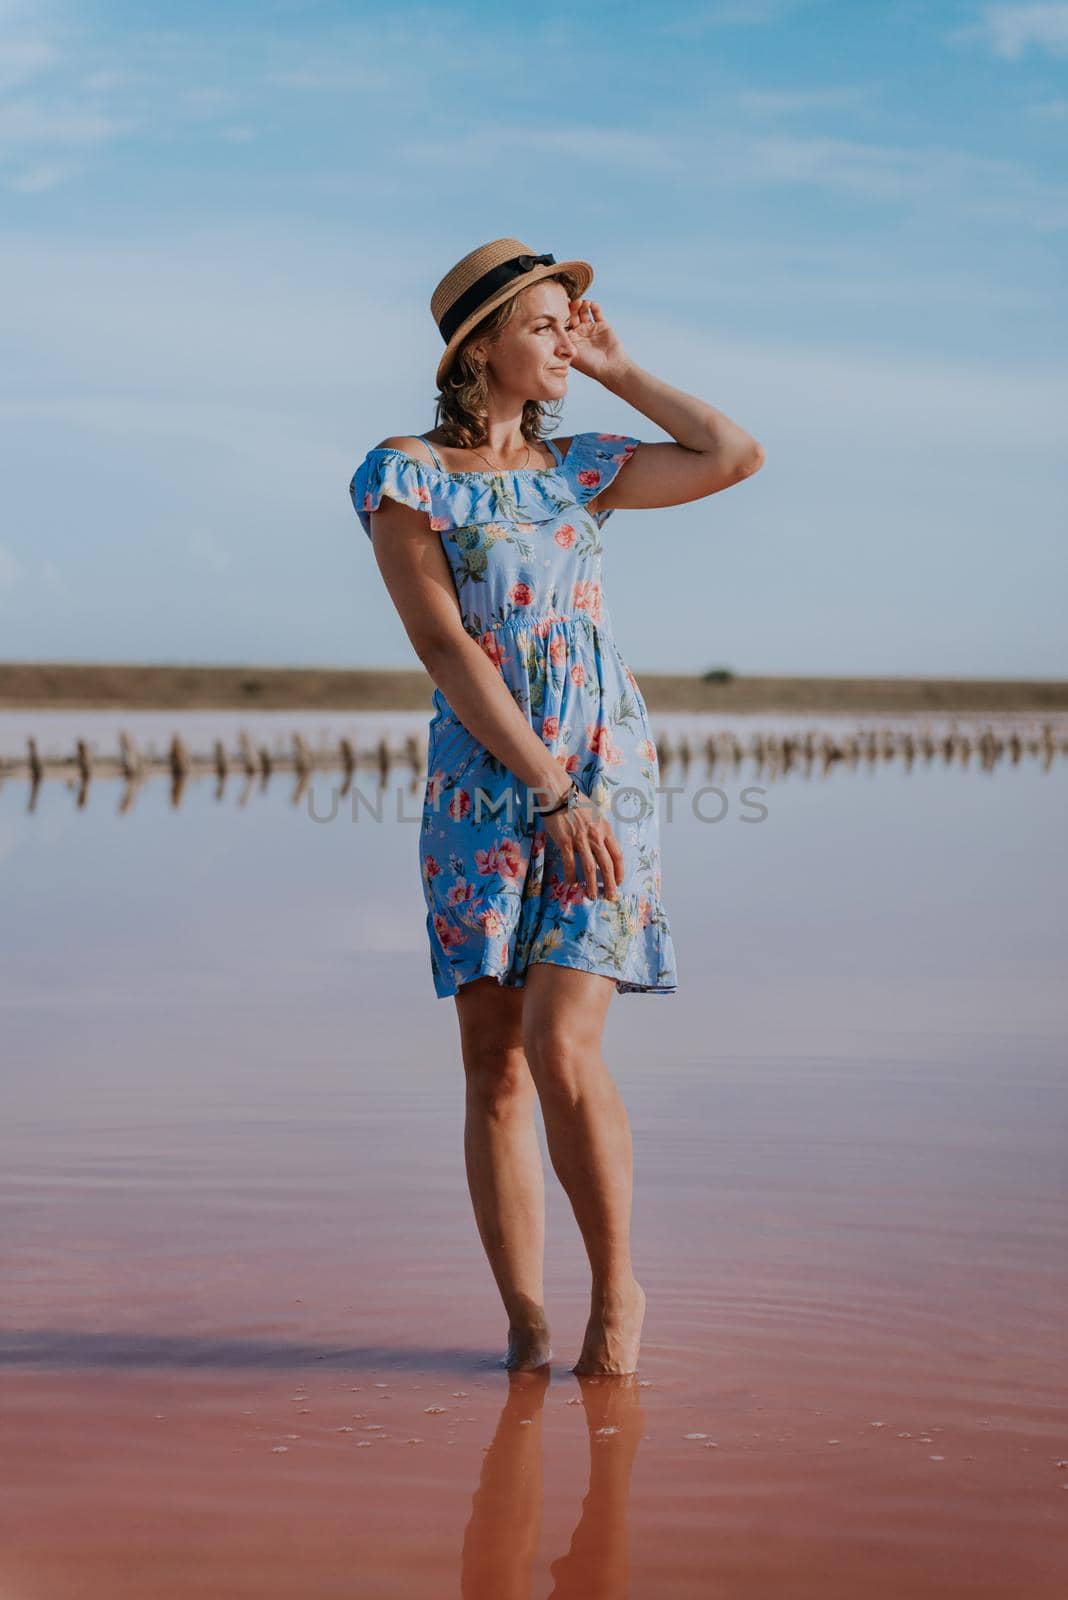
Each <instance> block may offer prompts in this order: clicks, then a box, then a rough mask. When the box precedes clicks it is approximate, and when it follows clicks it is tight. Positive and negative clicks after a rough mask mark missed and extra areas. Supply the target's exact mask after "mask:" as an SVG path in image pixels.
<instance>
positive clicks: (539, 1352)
mask: <svg viewBox="0 0 1068 1600" xmlns="http://www.w3.org/2000/svg"><path fill="white" fill-rule="evenodd" d="M552 1354H553V1352H552V1347H551V1346H550V1344H549V1324H548V1323H547V1322H538V1321H535V1322H525V1323H521V1324H520V1323H514V1322H513V1323H509V1325H508V1350H507V1353H506V1354H505V1355H504V1356H503V1357H502V1358H501V1362H500V1364H501V1366H502V1367H507V1368H508V1371H509V1372H533V1371H534V1370H535V1368H536V1367H544V1366H545V1364H546V1362H548V1361H551V1360H552Z"/></svg>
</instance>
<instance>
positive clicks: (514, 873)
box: [497, 839, 523, 878]
mask: <svg viewBox="0 0 1068 1600" xmlns="http://www.w3.org/2000/svg"><path fill="white" fill-rule="evenodd" d="M522 870H523V852H522V850H521V849H520V848H519V842H518V840H516V839H502V840H501V842H500V844H499V845H498V846H497V871H498V872H499V873H500V875H501V877H502V878H518V877H519V874H520V873H521V872H522Z"/></svg>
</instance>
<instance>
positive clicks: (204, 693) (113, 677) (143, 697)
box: [0, 661, 1068, 715]
mask: <svg viewBox="0 0 1068 1600" xmlns="http://www.w3.org/2000/svg"><path fill="white" fill-rule="evenodd" d="M634 675H635V677H636V679H637V681H638V685H639V687H640V689H641V692H642V694H643V696H644V698H645V702H646V704H647V706H648V708H649V710H650V712H654V711H655V712H663V711H687V712H702V711H709V712H718V713H724V712H761V713H767V712H785V713H791V712H792V713H816V712H839V713H841V712H847V713H849V712H856V713H859V714H868V713H871V714H874V713H883V712H892V713H901V712H911V713H924V712H928V713H931V714H932V715H934V714H944V713H946V712H950V713H953V712H961V713H965V712H968V713H976V712H990V713H995V712H996V713H1002V714H1003V713H1011V712H1023V713H1035V712H1043V711H1048V712H1056V711H1068V680H1063V679H1026V680H1025V679H1001V678H905V677H900V678H897V677H894V678H890V677H869V678H865V677H757V676H752V677H749V676H738V677H735V678H733V679H731V681H729V682H727V683H716V682H714V683H705V682H703V681H702V680H701V678H700V677H699V676H697V675H695V674H686V673H659V672H640V671H638V670H637V669H635V674H634ZM433 688H434V685H433V681H432V680H431V678H430V677H429V676H428V674H427V673H426V672H424V671H422V670H421V669H399V668H398V669H396V670H390V669H381V670H380V669H376V668H368V667H349V668H331V667H261V666H255V665H250V666H199V665H195V664H193V665H182V664H175V665H148V666H138V665H136V664H135V663H130V662H114V663H110V662H87V663H84V664H82V663H77V662H66V661H62V662H61V661H28V662H0V709H3V710H7V711H13V710H30V709H34V708H38V707H40V708H48V709H53V710H96V709H108V708H122V709H124V710H128V711H136V710H167V711H193V710H198V711H207V710H212V711H225V710H242V711H247V710H252V709H257V710H263V711H298V710H299V711H341V712H347V711H421V710H426V711H429V710H430V709H431V694H432V692H433Z"/></svg>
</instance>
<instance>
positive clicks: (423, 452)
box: [374, 433, 434, 467]
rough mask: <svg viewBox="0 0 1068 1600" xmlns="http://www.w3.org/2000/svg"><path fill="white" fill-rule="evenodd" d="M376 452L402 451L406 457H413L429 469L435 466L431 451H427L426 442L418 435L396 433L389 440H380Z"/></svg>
mask: <svg viewBox="0 0 1068 1600" xmlns="http://www.w3.org/2000/svg"><path fill="white" fill-rule="evenodd" d="M374 448H375V449H376V450H400V451H402V452H403V453H404V454H405V455H406V456H413V457H414V458H415V460H417V461H422V462H425V464H426V465H427V466H428V467H432V466H433V465H434V461H433V458H432V457H431V454H430V451H429V450H428V449H427V443H426V440H425V439H423V438H421V437H420V435H419V434H416V433H394V434H391V435H390V436H389V438H388V439H380V440H379V441H378V443H377V444H376V445H375V447H374Z"/></svg>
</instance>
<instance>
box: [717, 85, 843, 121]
mask: <svg viewBox="0 0 1068 1600" xmlns="http://www.w3.org/2000/svg"><path fill="white" fill-rule="evenodd" d="M871 98H872V91H871V89H870V87H868V86H867V85H864V86H861V85H859V84H858V85H856V86H852V85H850V86H846V87H842V88H837V89H798V90H790V89H751V90H745V91H743V92H742V93H741V94H739V95H738V96H737V97H736V100H737V104H738V106H739V108H740V109H741V110H742V111H750V112H752V113H754V114H755V115H756V116H771V117H777V116H792V115H793V114H794V113H797V112H799V113H804V112H806V111H816V112H819V111H855V110H857V109H858V108H859V107H861V106H866V105H868V104H870V102H871Z"/></svg>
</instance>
